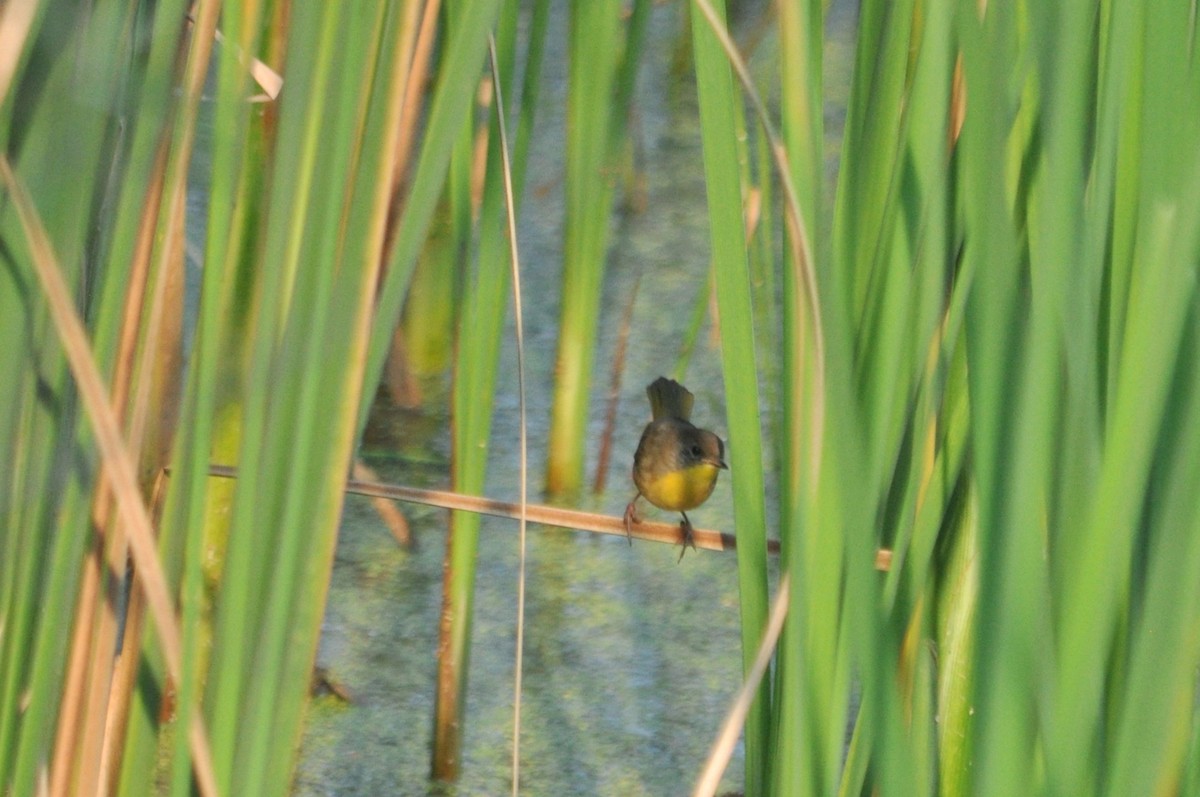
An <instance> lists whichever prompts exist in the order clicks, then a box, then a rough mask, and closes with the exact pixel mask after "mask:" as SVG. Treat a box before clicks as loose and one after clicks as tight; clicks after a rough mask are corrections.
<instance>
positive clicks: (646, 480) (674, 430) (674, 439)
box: [625, 376, 728, 559]
mask: <svg viewBox="0 0 1200 797" xmlns="http://www.w3.org/2000/svg"><path fill="white" fill-rule="evenodd" d="M646 395H647V396H648V397H649V399H650V411H651V414H652V420H651V421H650V423H648V424H646V429H645V431H643V432H642V439H641V440H640V441H639V442H638V447H637V453H636V454H634V455H633V483H634V484H636V485H637V489H638V492H637V495H635V496H634V497H633V500H632V501H630V502H629V506H627V507H625V533H626V534H627V535H629V544H630V545H632V544H633V533H632V526H633V524H634V523H636V522H637V521H638V517H637V510H636V507H635V504H637V500H638V499H639V498H641V497H642V496H645V498H646V500H647V501H649V502H650V503H652V504H654V505H655V506H656V507H658V508H659V509H666V510H668V511H671V512H678V513H679V514H680V515H682V516H683V521H682V522H681V523H680V524H679V529H680V531H681V533H682V536H683V550H682V551H680V552H679V558H680V559H682V558H683V551H686V550H687V546H688V545H691V546H692V550H695V549H696V543H695V541H694V540H693V539H692V522H691V521H690V520H688V516H687V512H686V510H688V509H695V508H696V507H698V506H700V505H701V504H703V503H704V502H705V501H707V500H708V497H709V496H710V495H712V491H713V487H714V486H715V485H716V483H717V474H718V473H720V472H721V471H722V470H723V469H725V468H727V467H728V465H726V464H725V444H724V443H722V442H721V438H719V437H717V436H716V435H715V434H713V433H712V432H710V431H708V430H707V429H700V428H697V427H696V426H695V425H693V424H692V422H691V420H690V419H691V415H692V402H693V401H694V400H695V399H694V397H693V396H692V394H691V393H690V392H688V389H687V388H686V387H684V386H683V385H681V384H679V383H678V382H676V381H675V380H673V379H667V378H666V377H662V376H660V377H659V378H658V379H655V380H654V381H653V382H651V383H650V384H649V385H648V386H647V387H646Z"/></svg>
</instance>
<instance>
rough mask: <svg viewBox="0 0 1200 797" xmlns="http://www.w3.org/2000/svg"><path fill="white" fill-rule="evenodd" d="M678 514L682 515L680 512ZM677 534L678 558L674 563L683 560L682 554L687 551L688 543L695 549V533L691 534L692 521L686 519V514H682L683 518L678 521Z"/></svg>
mask: <svg viewBox="0 0 1200 797" xmlns="http://www.w3.org/2000/svg"><path fill="white" fill-rule="evenodd" d="M679 514H681V515H683V513H682V512H680V513H679ZM679 535H680V545H679V558H678V559H677V560H676V561H675V564H679V563H680V562H682V561H683V555H684V554H685V553H687V549H688V546H689V545H690V546H691V547H692V550H693V551H694V550H696V535H694V534H692V521H690V520H688V516H687V515H683V520H681V521H679Z"/></svg>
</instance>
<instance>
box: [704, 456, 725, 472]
mask: <svg viewBox="0 0 1200 797" xmlns="http://www.w3.org/2000/svg"><path fill="white" fill-rule="evenodd" d="M705 461H706V462H707V463H708V464H710V465H715V466H716V467H718V468H720V469H721V470H729V466H728V465H726V464H725V460H723V459H721V458H720V457H709V458H708V459H707V460H705Z"/></svg>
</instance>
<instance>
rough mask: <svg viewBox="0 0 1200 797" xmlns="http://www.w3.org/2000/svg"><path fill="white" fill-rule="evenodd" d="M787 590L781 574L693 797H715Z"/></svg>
mask: <svg viewBox="0 0 1200 797" xmlns="http://www.w3.org/2000/svg"><path fill="white" fill-rule="evenodd" d="M790 588H791V575H790V574H789V573H784V574H783V577H782V578H780V579H779V590H778V591H777V592H776V594H775V602H774V603H773V604H772V605H771V616H770V618H768V620H767V627H766V629H765V631H764V632H763V638H762V642H761V643H760V644H759V646H758V653H757V654H756V655H755V657H754V665H753V666H752V667H751V668H750V672H748V673H746V682H745V683H744V684H742V689H741V691H740V692H738V696H737V699H735V700H734V701H733V705H732V706H730V707H729V713H728V714H727V715H726V716H725V722H724V723H722V724H721V731H720V733H718V734H717V739H716V741H715V742H713V747H712V751H711V752H710V753H709V754H708V761H707V762H705V765H704V771H703V772H702V773H701V775H700V779H699V780H698V781H697V782H696V788H695V789H694V790H693V791H692V795H693V797H711V796H712V795H713V794H716V791H717V786H718V785H719V784H720V782H721V773H723V772H724V771H725V768H726V767H727V766H729V758H730V756H732V755H733V748H734V747H735V746H736V745H737V740H738V737H739V736H741V734H742V726H743V725H744V724H745V723H746V715H747V714H748V713H749V712H750V704H751V703H753V702H754V698H755V696H756V695H757V694H758V686H759V684H760V683H762V678H763V675H764V674H766V672H767V666H768V665H769V664H770V663H771V655H772V654H773V653H774V652H775V645H776V643H778V642H779V634H780V632H781V631H782V630H783V621H784V618H786V617H787V611H788V594H789V592H790V591H791V589H790Z"/></svg>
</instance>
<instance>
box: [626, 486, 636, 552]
mask: <svg viewBox="0 0 1200 797" xmlns="http://www.w3.org/2000/svg"><path fill="white" fill-rule="evenodd" d="M636 501H637V499H636V498H635V499H633V501H630V502H629V504H628V505H627V506H626V507H625V539H627V540H629V547H630V548H632V547H633V524H634V523H637V522H638V516H637V510H636V509H635V508H634V506H633V505H634V503H635V502H636Z"/></svg>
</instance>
